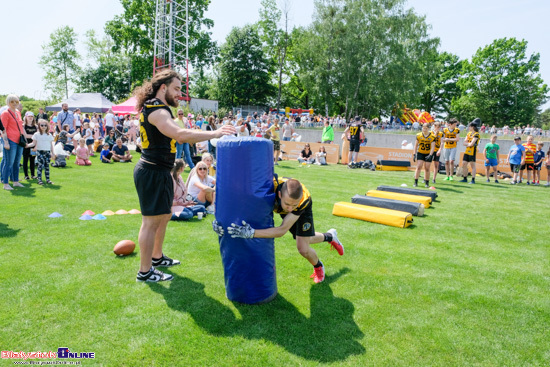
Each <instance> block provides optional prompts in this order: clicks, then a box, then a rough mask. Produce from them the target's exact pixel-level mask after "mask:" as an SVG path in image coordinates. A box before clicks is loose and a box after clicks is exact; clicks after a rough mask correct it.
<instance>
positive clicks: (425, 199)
mask: <svg viewBox="0 0 550 367" xmlns="http://www.w3.org/2000/svg"><path fill="white" fill-rule="evenodd" d="M367 196H373V197H375V198H386V199H394V200H402V201H410V202H413V203H420V204H424V207H425V208H426V209H428V208H429V207H430V204H431V203H432V199H431V198H430V197H429V196H418V195H408V194H399V193H397V192H390V191H380V190H369V191H367Z"/></svg>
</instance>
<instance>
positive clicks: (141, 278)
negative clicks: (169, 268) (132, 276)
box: [136, 266, 174, 282]
mask: <svg viewBox="0 0 550 367" xmlns="http://www.w3.org/2000/svg"><path fill="white" fill-rule="evenodd" d="M172 279H174V277H173V276H172V275H170V274H165V273H163V272H162V271H160V270H157V269H155V267H154V266H151V270H149V271H148V272H147V273H146V274H142V273H140V272H139V271H138V273H137V277H136V282H164V281H166V280H172Z"/></svg>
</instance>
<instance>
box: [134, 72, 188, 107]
mask: <svg viewBox="0 0 550 367" xmlns="http://www.w3.org/2000/svg"><path fill="white" fill-rule="evenodd" d="M174 78H176V79H179V80H180V81H181V80H182V78H181V75H179V74H178V73H176V72H175V71H174V70H163V71H161V72H160V73H158V74H157V75H155V76H154V77H153V79H151V81H148V82H145V83H144V84H143V85H142V86H141V87H138V88H136V90H135V91H134V96H135V97H136V111H141V109H142V108H143V106H144V104H145V101H148V100H150V99H152V98H155V97H156V95H157V92H158V91H159V89H160V87H162V85H163V84H166V85H167V86H168V85H170V84H171V83H172V80H173V79H174Z"/></svg>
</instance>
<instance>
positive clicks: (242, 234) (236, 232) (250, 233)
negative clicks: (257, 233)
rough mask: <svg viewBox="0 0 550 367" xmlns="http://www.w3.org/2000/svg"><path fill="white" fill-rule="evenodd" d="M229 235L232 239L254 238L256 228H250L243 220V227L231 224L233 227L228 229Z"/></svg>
mask: <svg viewBox="0 0 550 367" xmlns="http://www.w3.org/2000/svg"><path fill="white" fill-rule="evenodd" d="M227 233H229V234H230V235H231V237H232V238H253V237H254V228H252V227H250V224H248V223H246V222H245V221H244V220H243V224H242V226H240V225H238V224H235V223H231V227H227Z"/></svg>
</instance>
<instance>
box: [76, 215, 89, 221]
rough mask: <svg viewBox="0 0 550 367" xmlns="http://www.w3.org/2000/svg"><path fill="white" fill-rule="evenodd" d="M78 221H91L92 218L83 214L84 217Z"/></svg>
mask: <svg viewBox="0 0 550 367" xmlns="http://www.w3.org/2000/svg"><path fill="white" fill-rule="evenodd" d="M78 219H80V220H92V216H91V215H89V214H85V215H83V216H81V217H80V218H78Z"/></svg>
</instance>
